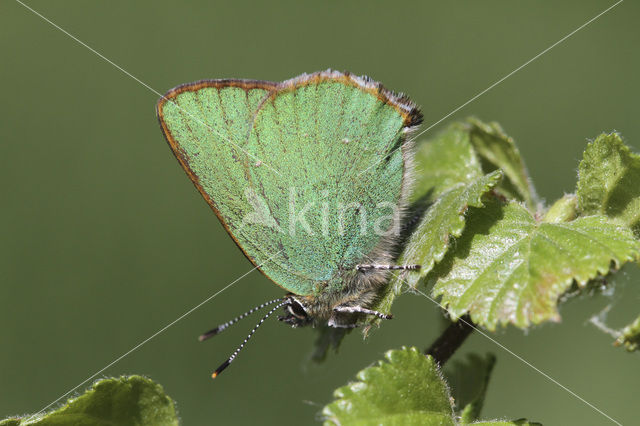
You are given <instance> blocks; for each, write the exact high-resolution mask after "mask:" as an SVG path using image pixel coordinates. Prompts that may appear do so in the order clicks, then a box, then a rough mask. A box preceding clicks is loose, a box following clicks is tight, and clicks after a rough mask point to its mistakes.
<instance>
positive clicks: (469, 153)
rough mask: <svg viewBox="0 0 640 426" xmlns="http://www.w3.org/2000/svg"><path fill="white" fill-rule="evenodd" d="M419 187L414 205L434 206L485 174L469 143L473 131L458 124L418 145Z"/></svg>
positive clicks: (416, 168)
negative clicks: (458, 186) (438, 199)
mask: <svg viewBox="0 0 640 426" xmlns="http://www.w3.org/2000/svg"><path fill="white" fill-rule="evenodd" d="M414 163H415V184H414V185H413V190H412V193H411V196H410V199H409V201H410V203H416V202H420V201H422V202H425V201H426V202H433V201H434V200H436V199H437V198H438V197H439V196H440V195H442V194H443V193H444V192H446V191H448V190H450V189H451V188H453V187H454V186H457V185H459V184H461V183H466V182H470V181H472V180H474V179H477V178H479V177H481V176H482V175H483V174H484V173H483V172H482V168H481V167H480V162H479V161H478V158H477V157H476V155H475V152H474V150H473V146H472V145H471V142H470V141H469V131H468V129H467V128H466V127H465V126H464V125H463V124H461V123H454V124H452V125H451V126H449V127H447V128H446V129H445V130H444V131H442V132H440V133H438V134H437V135H436V137H434V138H433V139H430V140H428V141H425V142H422V143H419V144H418V147H417V150H416V153H415V155H414Z"/></svg>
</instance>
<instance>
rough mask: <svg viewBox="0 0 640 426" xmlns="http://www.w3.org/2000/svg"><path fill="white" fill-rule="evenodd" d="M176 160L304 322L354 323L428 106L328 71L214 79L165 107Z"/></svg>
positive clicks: (384, 249) (290, 317)
mask: <svg viewBox="0 0 640 426" xmlns="http://www.w3.org/2000/svg"><path fill="white" fill-rule="evenodd" d="M157 114H158V119H159V121H160V125H161V127H162V131H163V133H164V135H165V137H166V139H167V141H168V142H169V145H170V146H171V149H172V150H173V153H174V154H175V156H176V158H177V159H178V161H179V162H180V164H181V165H182V167H183V168H184V170H185V171H186V172H187V174H188V175H189V177H190V178H191V180H192V181H193V183H194V184H195V186H196V188H198V190H199V191H200V193H201V194H202V196H203V197H204V198H205V200H206V201H207V203H208V204H209V205H210V206H211V208H212V209H213V211H214V212H215V213H216V215H217V216H218V219H220V222H221V223H222V225H223V226H224V227H225V229H226V230H227V232H228V233H229V235H231V238H233V240H234V241H235V242H236V244H237V245H238V247H240V249H241V250H242V252H243V253H244V254H245V256H246V257H247V258H248V259H249V260H250V261H251V262H252V263H253V264H254V265H255V266H256V267H257V268H258V269H260V271H261V272H262V273H263V274H264V275H266V276H267V277H268V278H269V279H271V280H272V281H273V282H275V283H276V284H278V285H279V286H281V287H282V288H284V289H285V290H287V291H288V292H289V293H288V294H287V295H286V296H285V297H284V298H282V299H276V300H272V301H269V302H267V303H264V304H262V305H260V306H258V307H256V308H254V309H252V310H250V311H248V312H247V313H245V314H243V315H241V316H239V317H238V318H235V319H233V320H232V321H229V322H227V323H225V324H222V325H220V326H219V327H216V328H215V329H213V330H211V331H209V332H208V333H205V334H203V335H202V336H201V337H200V338H201V340H204V339H206V338H208V337H211V336H213V335H215V334H217V333H219V332H220V331H222V330H224V329H225V328H227V327H228V326H230V325H231V324H233V323H235V322H236V321H238V320H239V319H241V318H244V317H245V316H247V315H249V314H250V313H252V312H254V311H256V310H258V309H261V308H263V307H265V306H268V305H271V304H277V305H276V306H275V307H274V308H272V309H271V310H270V311H269V313H268V314H267V315H265V317H264V318H263V319H262V320H261V321H260V323H259V324H258V325H256V327H255V328H254V329H253V330H252V331H251V333H250V334H249V336H248V337H247V338H246V339H245V341H244V342H243V343H242V345H241V346H240V347H239V348H238V349H237V350H236V351H235V352H234V353H233V355H232V356H231V357H230V358H229V359H228V360H227V361H226V362H225V363H223V364H222V365H221V366H220V368H218V369H217V370H216V372H215V373H214V374H213V377H216V376H217V375H218V374H219V373H220V372H221V371H222V370H223V369H224V368H226V367H227V366H228V365H229V364H230V363H231V362H232V361H233V360H234V359H235V357H236V356H237V354H238V352H239V351H240V350H241V349H242V347H244V344H245V343H246V342H247V341H248V340H249V338H250V337H251V336H252V335H253V333H254V332H255V330H256V329H257V328H258V326H259V325H260V324H262V322H263V321H264V320H265V319H266V318H267V317H268V316H269V315H271V314H272V313H273V312H275V311H276V310H277V309H279V308H281V307H283V308H284V311H285V315H284V316H281V317H280V318H279V319H280V320H281V321H284V322H286V323H288V324H290V325H291V326H293V327H299V326H304V325H309V324H311V325H325V324H326V325H329V326H332V327H346V328H350V327H355V326H356V325H357V324H358V320H359V319H361V318H362V317H363V316H364V315H375V316H377V317H379V318H383V319H388V318H391V316H390V315H385V314H383V313H380V312H377V311H374V310H371V309H369V308H370V307H371V306H372V304H373V303H374V302H375V301H376V298H377V296H378V293H379V291H380V289H381V288H382V287H383V286H384V285H385V284H386V282H387V279H388V273H389V270H391V269H418V268H419V266H418V265H403V266H396V265H391V264H390V261H391V259H392V253H391V252H392V250H393V246H394V243H395V242H396V241H397V238H398V236H399V230H400V226H399V225H400V219H401V216H402V211H403V209H404V207H405V205H406V200H407V197H408V195H409V191H410V181H411V178H410V176H411V160H412V149H411V143H410V142H409V140H408V133H410V132H411V131H412V130H414V129H416V128H417V126H418V125H419V124H420V123H421V122H422V114H421V113H420V111H419V109H418V108H417V107H416V105H415V104H413V103H412V102H411V101H410V100H409V99H408V98H407V97H405V96H403V95H396V94H394V93H393V92H391V91H388V90H386V89H385V88H384V87H382V85H380V84H379V83H376V82H375V81H373V80H371V79H369V78H367V77H357V76H354V75H351V74H349V73H340V72H336V71H331V70H327V71H322V72H317V73H313V74H303V75H300V76H298V77H295V78H293V79H290V80H287V81H284V82H281V83H275V82H268V81H256V80H233V79H232V80H203V81H198V82H195V83H189V84H185V85H182V86H178V87H176V88H174V89H172V90H170V91H169V92H168V93H167V94H166V95H164V96H163V97H162V98H161V99H160V100H159V102H158V104H157Z"/></svg>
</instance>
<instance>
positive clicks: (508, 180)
mask: <svg viewBox="0 0 640 426" xmlns="http://www.w3.org/2000/svg"><path fill="white" fill-rule="evenodd" d="M467 123H468V131H469V134H470V141H471V144H472V145H473V147H474V149H475V152H476V154H477V155H478V157H479V158H480V161H481V163H482V169H483V170H484V173H490V172H492V171H494V170H497V169H500V170H502V171H503V172H504V176H505V179H504V180H503V181H502V183H501V184H500V186H499V192H500V193H502V194H503V195H505V196H506V197H507V198H511V199H516V200H521V201H524V202H525V203H526V204H527V206H528V207H529V208H530V209H531V210H535V209H536V208H537V204H538V197H537V195H536V191H535V188H534V187H533V184H532V183H531V180H530V179H529V174H528V172H527V168H526V167H525V165H524V161H523V159H522V157H521V156H520V151H518V148H517V147H516V144H515V142H514V141H513V139H512V138H511V137H509V136H507V134H506V133H505V132H504V130H502V127H500V125H499V124H498V123H495V122H492V123H488V124H487V123H483V122H482V121H480V120H478V119H475V118H470V119H468V120H467Z"/></svg>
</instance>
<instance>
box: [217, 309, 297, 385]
mask: <svg viewBox="0 0 640 426" xmlns="http://www.w3.org/2000/svg"><path fill="white" fill-rule="evenodd" d="M278 300H279V301H280V302H281V303H279V304H278V305H277V306H276V307H275V308H273V309H271V310H270V311H269V312H267V314H266V315H265V316H263V317H262V319H261V320H260V321H259V322H258V323H257V324H256V326H255V327H253V330H251V332H250V333H249V335H248V336H247V337H246V338H245V339H244V342H242V344H241V345H240V346H238V349H236V350H235V352H233V353H232V354H231V356H230V357H229V358H228V359H227V360H226V361H225V362H223V363H222V364H220V367H218V368H217V369H216V371H214V372H213V374H212V375H211V378H213V379H215V378H216V377H218V375H219V374H220V373H222V370H224V369H225V368H227V367H228V366H229V364H231V363H232V362H233V360H234V359H236V357H237V356H238V353H240V351H241V350H242V348H244V345H246V344H247V342H248V341H249V339H251V336H253V333H255V332H256V330H257V329H258V327H260V326H261V325H262V323H263V322H264V321H265V320H266V319H267V318H269V316H271V314H273V313H274V312H275V311H277V310H278V309H279V308H281V307H283V306H284V305H287V304H289V303H291V301H290V300H289V299H285V300H282V299H278Z"/></svg>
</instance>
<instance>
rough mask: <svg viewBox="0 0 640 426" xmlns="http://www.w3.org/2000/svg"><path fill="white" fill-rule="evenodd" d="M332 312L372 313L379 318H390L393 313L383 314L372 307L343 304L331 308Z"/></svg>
mask: <svg viewBox="0 0 640 426" xmlns="http://www.w3.org/2000/svg"><path fill="white" fill-rule="evenodd" d="M333 311H334V312H340V313H343V314H365V315H374V316H376V317H378V318H380V319H392V318H393V315H391V314H388V315H387V314H383V313H382V312H378V311H374V310H372V309H367V308H363V307H361V306H345V305H340V306H336V307H335V308H333Z"/></svg>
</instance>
